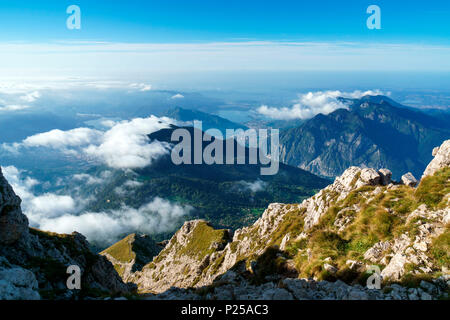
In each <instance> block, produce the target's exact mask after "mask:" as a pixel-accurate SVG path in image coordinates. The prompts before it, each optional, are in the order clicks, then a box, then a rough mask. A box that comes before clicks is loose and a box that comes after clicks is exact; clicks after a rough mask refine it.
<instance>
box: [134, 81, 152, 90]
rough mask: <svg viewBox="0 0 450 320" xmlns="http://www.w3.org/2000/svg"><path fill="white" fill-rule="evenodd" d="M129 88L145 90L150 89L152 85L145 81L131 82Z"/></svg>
mask: <svg viewBox="0 0 450 320" xmlns="http://www.w3.org/2000/svg"><path fill="white" fill-rule="evenodd" d="M130 88H133V89H137V90H139V91H142V92H145V91H150V90H152V85H150V84H146V83H132V84H130Z"/></svg>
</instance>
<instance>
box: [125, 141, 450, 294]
mask: <svg viewBox="0 0 450 320" xmlns="http://www.w3.org/2000/svg"><path fill="white" fill-rule="evenodd" d="M449 149H450V140H447V141H445V142H444V143H443V144H442V146H441V147H440V148H439V149H436V150H435V153H434V154H435V158H434V160H433V161H432V162H431V163H430V165H429V166H428V168H427V170H426V171H425V174H424V176H423V177H422V180H421V181H420V184H419V185H418V186H417V187H415V185H416V183H417V181H415V178H414V177H413V176H412V174H410V173H408V174H406V175H404V176H403V177H402V179H401V181H400V182H395V181H392V180H391V176H392V173H391V172H390V171H389V170H387V169H381V170H379V171H376V170H374V169H368V168H363V169H361V168H358V167H350V168H349V169H347V170H346V171H345V172H344V173H343V174H342V175H341V176H340V177H338V178H336V180H335V181H334V183H333V184H331V185H330V186H328V187H326V188H325V189H323V190H321V191H320V192H319V193H317V194H316V195H315V196H313V197H311V198H309V199H307V200H305V201H303V202H302V203H301V204H280V203H274V204H271V205H270V206H269V207H268V208H267V210H266V211H265V212H264V214H263V215H262V217H261V218H260V219H259V220H258V221H256V223H255V224H253V225H252V226H250V227H247V228H243V229H239V230H236V232H235V233H234V235H233V236H232V238H231V236H230V232H229V231H228V230H214V229H213V228H211V227H210V226H209V225H208V224H207V223H206V222H205V221H202V220H196V221H190V222H186V223H185V224H184V226H183V227H182V228H181V229H180V230H179V231H178V232H177V233H176V234H175V235H174V236H173V238H172V239H171V240H170V242H169V243H168V244H167V246H166V247H165V249H164V250H163V251H162V252H161V253H160V254H159V255H158V256H157V257H155V259H154V260H153V261H152V262H151V263H150V264H148V265H146V266H145V267H144V268H143V269H142V270H141V271H138V272H136V273H134V274H133V275H132V277H130V278H129V279H128V280H130V281H132V282H134V283H135V284H137V285H138V288H139V290H140V292H142V293H152V294H157V295H149V296H148V297H149V298H152V299H163V298H170V299H178V298H189V299H203V298H207V299H220V298H227V299H234V298H237V299H255V298H263V299H432V298H442V297H443V298H445V297H448V293H449V285H450V282H449V280H450V273H449V269H448V268H449V265H450V256H449V255H450V250H449V245H450V238H449V237H450V232H449V231H450V230H449V222H450V205H449V201H450V200H449V197H450V167H449V166H448V161H449V157H448V155H449ZM374 268H379V269H380V270H381V278H380V279H382V282H383V289H382V290H369V289H368V288H367V287H366V282H367V279H368V277H369V276H370V275H371V273H369V272H368V271H370V270H374ZM336 280H338V281H336ZM171 287H177V288H172V289H169V288H171Z"/></svg>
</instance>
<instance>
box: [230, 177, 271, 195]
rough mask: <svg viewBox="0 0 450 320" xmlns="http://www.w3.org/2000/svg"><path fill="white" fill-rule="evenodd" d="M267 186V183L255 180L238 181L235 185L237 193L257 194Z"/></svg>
mask: <svg viewBox="0 0 450 320" xmlns="http://www.w3.org/2000/svg"><path fill="white" fill-rule="evenodd" d="M266 186H267V182H264V181H262V180H259V179H258V180H256V181H254V182H250V181H239V182H238V183H237V188H238V190H239V191H251V192H253V193H254V192H258V191H263V190H264V189H265V188H266Z"/></svg>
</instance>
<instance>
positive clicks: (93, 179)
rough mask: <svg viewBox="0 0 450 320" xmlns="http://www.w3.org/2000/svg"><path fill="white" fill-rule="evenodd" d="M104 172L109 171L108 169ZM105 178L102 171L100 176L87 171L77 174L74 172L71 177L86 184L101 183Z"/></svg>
mask: <svg viewBox="0 0 450 320" xmlns="http://www.w3.org/2000/svg"><path fill="white" fill-rule="evenodd" d="M105 172H109V171H105ZM105 178H106V176H105V175H104V173H102V174H101V176H100V177H94V176H92V175H90V174H87V173H79V174H74V175H73V179H74V180H76V181H84V182H85V183H86V184H90V185H92V184H102V183H104V182H105Z"/></svg>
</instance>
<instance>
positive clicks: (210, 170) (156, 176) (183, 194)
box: [88, 127, 329, 229]
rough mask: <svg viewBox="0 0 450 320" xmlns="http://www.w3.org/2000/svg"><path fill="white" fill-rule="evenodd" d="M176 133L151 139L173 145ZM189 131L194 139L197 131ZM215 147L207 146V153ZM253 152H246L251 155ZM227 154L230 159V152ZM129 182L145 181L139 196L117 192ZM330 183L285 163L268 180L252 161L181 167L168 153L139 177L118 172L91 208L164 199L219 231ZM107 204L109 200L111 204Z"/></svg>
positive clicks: (160, 133) (158, 134)
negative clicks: (181, 205) (181, 207)
mask: <svg viewBox="0 0 450 320" xmlns="http://www.w3.org/2000/svg"><path fill="white" fill-rule="evenodd" d="M175 129H176V127H172V128H169V129H163V130H160V131H157V132H155V133H153V134H151V135H150V136H149V137H150V139H152V140H154V139H157V140H159V141H164V142H170V138H171V135H172V132H173V131H174V130H175ZM186 129H187V130H188V131H190V133H191V136H192V137H193V136H194V130H197V129H193V128H186ZM209 143H210V142H203V148H205V147H206V146H207V145H208V144H209ZM223 143H224V144H225V142H223ZM234 147H235V148H236V142H235V143H234ZM248 152H249V149H246V154H247V155H248ZM224 153H225V155H226V148H225V147H224ZM235 154H237V152H235ZM247 159H248V158H247ZM129 180H134V181H137V182H139V185H138V186H136V188H135V189H134V190H133V193H132V194H125V195H124V194H117V193H116V192H115V190H117V188H118V187H119V188H120V187H121V186H123V185H125V184H126V182H127V181H129ZM327 184H329V181H328V180H326V179H322V178H319V177H317V176H315V175H313V174H311V173H309V172H307V171H304V170H302V169H299V168H295V167H291V166H288V165H285V164H280V168H279V171H278V173H277V174H276V175H272V176H263V175H261V165H254V164H248V161H247V164H236V161H235V164H234V165H225V164H224V165H218V164H213V165H207V164H205V163H203V164H197V165H194V164H191V165H190V164H181V165H175V164H174V163H173V162H172V160H171V155H170V154H167V155H165V156H163V157H161V158H159V159H158V160H156V161H154V162H153V163H152V164H151V165H150V166H148V167H146V168H143V169H139V170H135V171H134V172H133V173H130V172H120V173H117V174H116V175H115V177H114V178H113V180H112V182H110V183H109V184H107V185H105V186H103V187H102V188H99V189H97V190H95V192H96V199H99V200H98V201H96V202H94V203H93V204H92V205H91V206H90V208H88V209H89V210H96V211H98V210H108V209H116V208H120V207H121V206H122V205H123V204H126V205H127V206H130V207H134V208H138V207H140V206H142V205H143V204H145V203H148V202H150V201H151V200H152V199H154V198H155V197H161V198H164V199H168V200H171V201H174V202H177V203H180V204H183V205H190V206H192V207H193V208H194V210H193V211H192V212H191V215H190V216H189V219H192V218H203V219H208V220H209V221H211V223H212V224H213V225H214V226H218V227H225V228H233V229H234V228H239V227H242V226H244V225H248V224H250V223H252V222H254V221H255V220H256V219H257V218H258V217H259V215H260V214H261V213H262V211H263V210H264V208H265V207H266V206H267V205H268V204H269V203H272V202H279V201H284V202H299V201H302V200H303V199H305V198H307V197H309V196H311V195H312V194H314V192H315V191H317V190H318V189H320V188H323V187H324V186H326V185H327ZM89 192H90V191H89ZM105 199H108V200H109V201H108V202H105V201H104V200H105Z"/></svg>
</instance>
